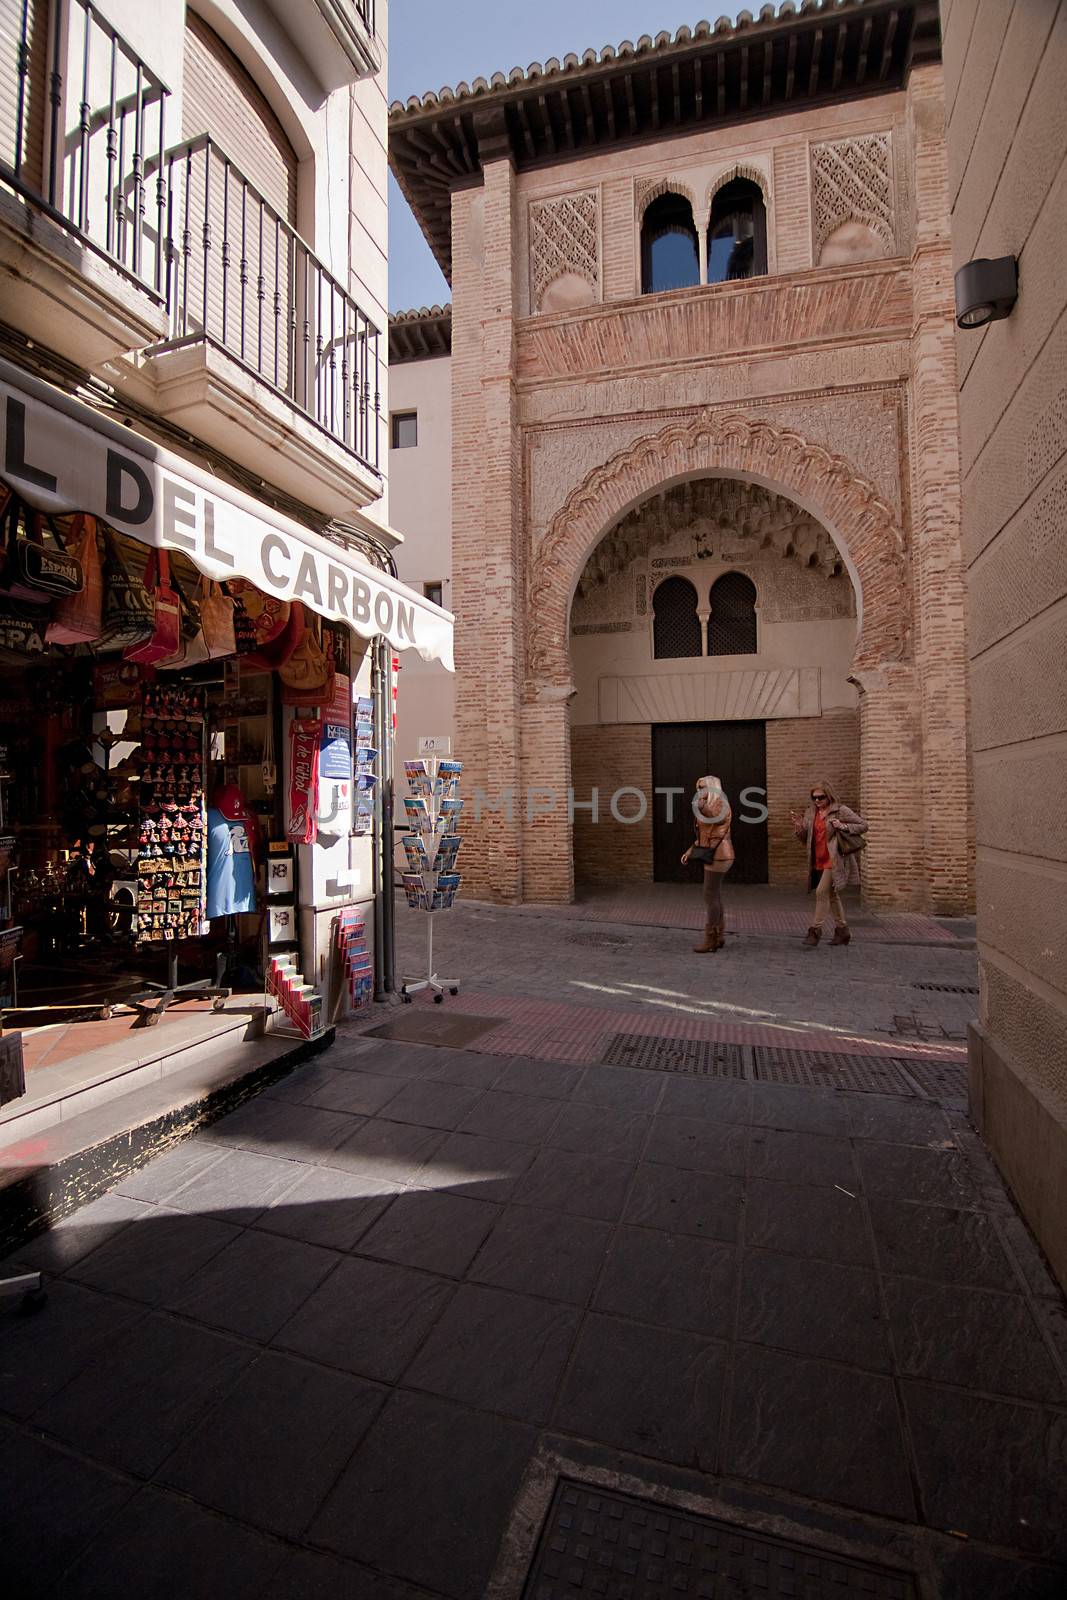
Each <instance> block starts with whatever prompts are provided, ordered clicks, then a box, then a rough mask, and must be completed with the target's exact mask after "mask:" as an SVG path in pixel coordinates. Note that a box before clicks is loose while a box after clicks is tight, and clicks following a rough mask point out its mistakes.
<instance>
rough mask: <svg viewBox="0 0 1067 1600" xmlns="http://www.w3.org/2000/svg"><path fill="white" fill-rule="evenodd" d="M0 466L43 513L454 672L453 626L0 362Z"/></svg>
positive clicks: (340, 549) (187, 465)
mask: <svg viewBox="0 0 1067 1600" xmlns="http://www.w3.org/2000/svg"><path fill="white" fill-rule="evenodd" d="M0 462H2V464H3V468H2V470H3V477H4V479H5V481H6V482H7V483H9V484H10V485H11V487H12V488H13V489H15V490H17V492H18V493H19V494H20V495H21V496H22V497H23V498H24V499H25V500H27V501H29V503H30V504H31V505H33V506H36V507H37V509H38V510H40V511H57V512H58V511H90V512H92V513H93V514H94V515H95V516H98V517H101V518H102V519H103V520H104V521H105V522H107V523H109V524H110V525H111V527H113V528H116V529H117V530H118V531H119V532H120V533H124V534H128V535H129V536H130V537H131V538H134V539H139V540H140V541H141V542H142V544H146V545H155V546H160V547H162V548H164V549H168V550H180V551H183V552H184V553H185V554H186V555H187V556H188V557H189V558H190V560H191V561H192V562H193V563H194V564H195V565H196V566H197V567H198V568H199V569H200V571H202V572H205V573H206V574H207V575H208V577H209V578H215V579H217V580H222V579H226V578H235V577H240V578H247V579H248V581H249V582H250V583H253V584H255V586H256V588H257V589H261V590H262V591H263V592H264V593H265V594H274V595H278V596H280V597H281V598H282V599H285V600H299V601H300V602H301V603H302V604H303V605H305V606H308V607H310V609H311V610H312V611H317V612H318V613H319V614H320V616H323V617H330V618H331V619H333V620H335V621H339V622H347V623H348V624H349V626H350V627H352V628H354V629H355V631H356V632H357V633H359V634H362V635H363V637H364V638H367V639H370V638H374V637H376V636H377V635H379V634H381V635H384V637H385V638H386V639H388V640H389V642H390V644H391V645H393V646H394V647H395V648H396V649H397V650H417V651H418V652H419V654H420V655H421V656H422V657H423V659H424V660H426V661H440V662H441V663H442V665H443V666H445V667H447V668H448V670H449V671H450V672H451V671H452V670H453V661H452V626H453V624H452V617H451V614H450V613H449V612H447V611H443V610H442V609H441V607H440V606H435V605H433V604H432V603H431V602H430V601H429V600H427V599H426V598H425V597H424V596H423V595H421V594H417V593H416V592H415V591H414V590H413V589H409V588H408V587H407V586H406V585H405V584H403V583H400V582H399V581H398V580H397V579H396V578H392V577H390V576H389V575H388V573H384V572H381V571H379V569H378V568H377V567H374V566H372V565H371V564H370V562H368V561H366V560H364V559H363V557H362V556H361V555H360V554H359V553H358V552H357V551H354V550H350V549H347V548H345V547H344V546H342V545H337V544H333V543H332V542H331V541H330V540H329V539H324V538H321V537H320V536H319V535H317V534H315V533H313V532H311V531H310V529H307V528H302V527H301V526H300V524H299V523H297V522H294V521H292V520H291V518H289V517H285V516H283V515H282V514H281V513H280V512H277V511H274V510H272V509H271V507H270V506H265V505H261V504H260V503H259V502H258V501H257V500H255V499H253V498H252V496H251V495H247V494H243V493H242V492H241V490H240V489H234V488H231V486H230V485H229V484H225V483H220V482H219V480H218V479H217V478H214V477H212V475H211V474H210V473H209V472H204V471H203V470H202V469H200V468H199V467H196V466H194V465H193V464H192V463H191V462H188V461H185V460H183V459H182V457H181V456H177V455H174V454H172V453H171V452H170V451H168V450H164V449H162V448H161V447H160V446H158V445H155V444H153V443H152V441H151V440H149V439H145V438H144V437H143V436H142V435H141V434H137V433H134V432H133V431H132V429H129V428H124V427H122V426H120V425H119V424H118V423H115V422H112V421H111V419H110V418H108V417H102V416H100V415H99V413H98V412H96V411H94V410H93V409H92V407H90V406H87V405H83V404H82V403H81V402H80V401H78V400H74V399H72V398H71V397H70V396H69V395H65V394H63V393H61V392H60V391H59V390H58V389H54V388H53V387H52V386H51V385H50V384H47V383H43V382H41V381H40V380H39V379H37V378H34V377H31V376H30V375H29V374H27V373H24V372H22V371H21V370H20V369H19V368H18V367H15V366H13V365H11V363H10V362H7V361H0Z"/></svg>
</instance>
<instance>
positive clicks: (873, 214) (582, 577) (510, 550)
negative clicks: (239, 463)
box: [390, 0, 973, 914]
mask: <svg viewBox="0 0 1067 1600" xmlns="http://www.w3.org/2000/svg"><path fill="white" fill-rule="evenodd" d="M390 123H391V134H390V156H391V162H392V165H393V169H394V172H395V173H396V175H397V177H398V180H399V182H400V184H401V187H402V188H403V189H404V191H405V193H406V194H407V196H408V198H409V200H410V201H411V202H412V204H413V206H414V208H415V211H416V214H417V215H418V217H419V220H420V222H421V224H422V226H423V229H424V231H425V232H426V234H427V237H428V238H429V240H430V242H431V244H432V246H433V248H434V250H435V253H436V254H437V257H438V259H439V260H440V262H441V264H442V266H443V268H444V270H445V272H446V274H447V275H448V276H449V277H450V281H451V283H452V289H453V322H452V429H453V458H452V481H453V517H452V525H453V563H452V581H453V588H452V604H453V609H454V611H455V614H456V618H457V654H456V660H457V682H456V748H457V752H458V753H459V754H460V755H462V757H463V758H464V760H465V762H466V763H467V773H468V775H469V779H470V781H469V783H468V789H467V792H468V794H469V795H470V796H472V797H473V796H474V795H475V793H476V791H480V792H481V795H483V796H484V797H486V802H487V803H483V804H482V805H481V806H480V808H478V809H480V813H481V814H480V816H479V815H477V814H472V815H471V816H470V817H469V818H466V819H465V830H464V831H465V834H466V836H467V839H468V845H467V848H466V851H465V860H466V871H467V874H468V878H469V880H470V884H471V887H472V889H473V890H474V891H475V892H478V893H481V894H491V895H493V896H496V897H498V898H500V899H502V900H507V901H515V900H539V901H566V900H568V899H570V898H571V897H572V895H573V892H574V885H575V879H576V876H577V877H578V878H579V880H580V879H582V878H583V877H584V878H588V879H592V880H594V881H596V880H600V881H604V879H605V878H606V877H607V878H612V879H615V880H617V879H619V878H625V877H630V878H634V879H646V880H647V879H648V877H650V876H651V875H652V874H653V873H656V875H658V876H663V875H667V874H665V872H664V871H663V870H661V869H662V868H663V865H664V863H663V861H661V860H660V859H659V857H661V856H662V855H663V851H664V849H665V848H666V845H665V844H664V843H663V842H662V841H661V845H660V847H659V849H658V850H657V843H656V831H657V823H656V821H655V814H654V812H653V813H650V814H649V815H648V816H646V817H645V818H644V819H642V820H641V821H640V822H634V823H631V822H625V821H619V820H617V818H615V817H613V816H612V815H611V812H610V809H609V807H608V804H607V802H608V801H609V800H610V798H611V796H612V794H613V793H614V791H615V790H616V789H617V788H620V787H627V788H634V789H637V790H640V791H642V792H644V793H647V795H648V799H649V801H650V802H652V803H653V805H654V804H655V800H654V797H653V795H652V789H653V787H654V784H653V778H654V772H653V768H654V766H655V764H656V760H657V758H656V756H655V748H656V747H657V741H660V746H659V747H660V748H663V745H662V740H663V739H664V738H665V735H664V734H663V733H662V730H664V729H668V728H671V727H677V726H680V725H681V726H689V727H690V728H691V729H693V730H698V729H700V728H703V729H704V730H705V732H706V736H707V738H708V739H709V740H710V741H711V743H709V744H707V745H706V746H705V747H702V748H707V749H708V750H709V751H718V750H720V749H722V750H723V751H724V752H726V755H725V756H724V759H726V758H727V757H728V756H729V752H730V751H731V750H732V749H734V746H735V743H736V740H735V735H736V732H737V728H739V727H740V726H741V725H744V727H746V728H748V729H750V730H751V729H753V728H755V730H756V733H755V735H754V737H756V738H757V741H758V744H759V752H760V758H759V759H758V760H757V759H756V758H754V757H746V759H747V760H749V766H748V767H745V766H744V765H743V763H742V765H740V766H737V771H738V772H739V773H742V772H750V775H751V779H752V787H754V788H759V787H760V786H762V787H764V788H765V789H766V804H767V807H768V809H769V813H770V816H769V823H768V827H767V838H766V844H765V847H764V856H763V858H762V864H761V865H760V864H757V867H756V868H755V869H754V871H755V874H756V875H757V876H758V875H759V873H760V872H762V874H763V876H764V877H767V878H769V879H770V881H772V882H788V881H791V880H795V879H796V877H797V858H796V854H795V846H794V844H793V841H792V835H791V832H790V830H789V828H788V822H787V820H786V814H787V809H788V806H789V805H793V804H797V803H799V802H800V801H802V800H803V798H804V795H805V794H806V791H807V788H808V787H809V785H810V783H811V782H812V781H813V780H814V779H817V778H824V779H826V780H828V781H830V782H831V783H834V784H835V785H837V784H839V785H840V786H841V788H842V790H843V792H844V795H845V797H846V798H848V799H849V800H850V801H851V803H853V804H856V803H858V804H859V805H860V807H861V808H862V810H863V811H864V813H865V814H866V816H867V817H868V819H869V821H870V824H871V829H870V842H869V848H868V849H867V851H866V857H865V869H864V880H865V893H866V894H867V896H868V898H869V899H870V901H871V902H872V903H874V904H877V905H895V906H904V905H907V906H915V907H918V908H922V909H927V910H931V911H934V912H940V913H946V914H950V913H959V912H961V911H963V910H965V909H967V908H968V907H969V906H970V904H971V903H972V898H973V830H972V818H971V801H970V792H969V782H968V766H967V753H968V752H967V727H966V711H967V690H966V647H965V626H964V612H963V570H962V563H961V555H960V540H959V461H958V440H957V387H956V367H955V349H954V342H953V331H952V328H953V300H952V263H951V253H950V244H949V225H948V222H949V219H948V199H947V191H946V183H945V151H944V137H943V81H942V70H941V64H940V43H939V33H938V22H937V11H936V7H935V6H933V5H931V4H929V3H928V0H915V3H912V4H904V5H900V4H895V5H893V6H890V5H888V4H882V3H881V0H866V3H863V4H860V3H859V0H855V3H846V4H843V5H839V6H837V7H835V9H834V12H833V15H832V17H827V16H825V15H822V14H821V13H819V12H814V11H812V12H808V11H807V10H804V11H802V12H801V13H799V14H797V15H789V14H786V15H783V16H780V17H777V18H775V17H772V16H770V15H769V14H761V19H760V20H759V21H755V22H753V21H751V20H749V21H743V20H742V21H739V22H738V23H737V24H736V25H735V26H733V27H728V26H727V25H726V24H725V23H723V24H720V25H717V26H716V27H715V28H714V29H712V28H709V27H708V26H707V25H706V24H701V25H700V26H699V27H698V28H697V29H695V30H694V31H693V32H692V33H691V32H690V31H689V30H688V29H682V30H681V31H680V32H679V34H678V35H677V36H676V37H675V38H674V39H671V38H670V36H668V35H665V34H661V35H659V36H658V37H657V38H656V39H655V40H652V39H642V40H639V41H638V42H637V44H636V45H623V46H620V47H619V49H618V50H617V51H613V50H604V51H602V52H601V53H600V54H599V55H598V54H596V53H595V52H586V54H585V55H584V56H583V57H582V58H581V59H580V60H579V59H578V58H577V57H574V56H568V57H567V58H566V59H565V61H564V62H563V63H559V62H549V63H547V64H546V65H545V66H544V67H543V68H539V67H531V68H530V69H529V70H528V71H527V72H522V71H519V70H518V69H516V71H515V72H513V73H511V74H510V75H509V76H507V77H505V76H503V75H500V74H497V75H494V78H493V80H492V82H491V83H487V82H486V81H485V80H476V81H475V83H474V84H473V85H471V86H467V85H460V86H459V88H458V89H457V90H456V91H454V92H451V91H442V92H441V93H440V94H439V95H427V96H425V97H424V98H423V99H422V100H413V101H410V102H408V104H407V105H405V106H400V105H395V106H394V107H393V108H392V111H391V114H390ZM742 191H743V192H744V193H745V194H746V195H749V196H751V197H752V199H751V200H750V201H745V202H744V204H747V205H749V206H750V208H751V210H750V212H749V213H748V214H749V215H754V216H755V217H756V218H757V221H756V223H755V225H754V226H755V235H754V237H755V246H754V249H755V252H756V257H757V258H758V259H756V260H755V262H754V264H753V262H752V261H750V262H749V270H747V271H745V270H742V271H741V273H740V275H737V274H735V275H732V276H727V275H724V274H723V273H722V272H721V271H719V269H718V266H717V262H718V261H719V257H718V256H717V254H716V251H717V244H716V240H717V239H718V238H719V237H720V236H721V234H722V229H721V228H719V229H718V232H717V231H716V227H717V224H716V218H717V216H721V213H722V206H723V199H722V197H723V196H730V195H735V194H737V193H741V192H742ZM664 204H666V205H667V206H668V207H674V208H675V210H674V211H672V212H671V217H670V219H669V220H668V221H667V223H666V224H665V225H664V227H663V229H662V231H661V232H659V233H656V232H655V231H654V230H653V228H652V223H651V219H652V218H653V217H654V216H658V215H661V214H663V215H665V213H663V211H662V208H663V206H664ZM657 207H659V208H660V209H659V211H657V209H656V208H657ZM679 208H680V209H679ZM679 217H683V218H684V219H685V220H684V221H683V223H682V224H680V225H679V223H678V218H679ZM742 231H743V230H740V231H739V232H738V235H737V238H738V240H740V239H741V232H742ZM671 234H678V235H680V236H683V237H689V238H690V239H691V244H692V251H693V264H694V271H693V275H692V278H691V281H688V282H686V283H685V284H683V285H682V286H681V287H670V286H664V285H663V284H662V283H661V282H657V281H656V276H655V274H656V269H655V266H654V262H655V259H656V258H655V250H656V248H657V241H658V240H659V239H660V238H662V237H666V236H668V235H671ZM747 247H748V249H749V250H750V251H751V250H752V249H753V245H752V229H751V227H750V229H749V237H748V240H747ZM670 248H672V249H673V248H674V246H673V245H672V246H671V247H670ZM650 263H653V265H652V266H651V267H650ZM731 270H732V269H731ZM716 274H718V281H712V280H713V279H714V278H715V277H716ZM701 496H703V504H702V506H701V505H700V504H698V503H697V502H700V500H701ZM709 506H710V511H709V509H708V508H709ZM665 519H666V523H667V524H669V526H666V527H665ZM667 562H669V563H671V565H670V566H667V565H664V563H667ZM657 563H659V565H657ZM726 573H738V574H741V575H743V576H745V577H747V578H748V579H749V580H750V582H752V583H754V584H755V589H756V613H757V615H756V622H757V631H756V635H755V648H754V649H751V648H748V647H746V648H745V649H743V650H742V651H740V652H737V651H736V650H735V652H734V653H733V654H732V655H725V654H722V653H717V652H716V650H715V648H714V647H713V644H712V632H711V630H712V629H713V628H714V627H715V625H716V621H715V608H714V604H713V603H712V600H711V596H710V589H711V585H712V583H713V582H714V580H715V578H716V577H718V576H722V575H723V574H726ZM665 575H672V576H677V577H682V578H683V579H684V581H685V582H688V583H690V584H691V585H692V588H693V593H694V601H693V604H694V606H695V610H696V626H697V627H698V628H699V644H695V643H694V641H695V639H696V635H695V634H693V633H692V632H690V633H689V635H688V637H689V644H688V645H687V647H686V650H684V651H681V652H679V651H678V650H677V649H674V650H673V653H672V651H671V650H670V649H668V651H667V654H666V655H664V654H663V653H662V651H659V650H658V647H657V645H656V638H655V626H654V621H653V613H654V612H655V610H656V605H657V595H660V594H661V590H660V584H661V582H662V580H663V578H664V576H665ZM687 592H688V591H687ZM664 593H665V591H664ZM628 708H629V709H628ZM731 724H733V725H736V726H735V727H733V728H732V727H731ZM761 728H762V732H761V731H760V729H761ZM694 737H696V739H697V745H699V735H696V734H695V735H694ZM683 743H684V741H683ZM696 747H697V746H689V747H687V748H696ZM737 748H740V746H737ZM752 748H754V746H753V747H752ZM691 759H692V760H695V759H696V757H695V756H693V757H692V758H691ZM738 759H739V760H740V757H739V758H738ZM684 765H685V763H684V762H683V766H684ZM735 765H736V763H735ZM679 770H680V769H679ZM703 770H709V769H703ZM710 770H715V769H714V768H711V769H710ZM699 775H700V771H699V770H697V771H692V772H688V773H687V776H686V778H685V782H686V783H687V784H691V783H692V781H693V780H694V779H695V778H696V777H698V776H699ZM672 781H673V779H672ZM593 787H596V788H597V789H598V790H599V792H600V814H599V819H598V820H597V821H596V823H595V824H594V822H593V819H592V815H591V812H590V810H589V809H588V807H589V803H590V790H591V789H592V788H593ZM569 793H572V800H573V804H571V805H569V803H568V794H569ZM509 796H510V797H511V800H510V805H511V808H512V821H511V822H510V823H509V821H508V817H507V811H508V805H509V800H508V797H509ZM735 799H736V797H735ZM636 804H637V802H636V801H635V800H634V799H633V797H631V798H630V800H629V801H627V802H625V803H624V802H620V806H619V809H620V811H622V812H625V811H626V810H627V809H628V808H629V809H630V810H633V809H634V808H635V807H636ZM494 805H495V806H497V807H498V808H499V809H497V810H492V809H489V807H491V806H494ZM468 807H469V809H470V810H471V811H472V813H476V808H475V807H474V806H473V804H472V803H471V802H470V801H469V802H468Z"/></svg>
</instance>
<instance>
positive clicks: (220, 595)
mask: <svg viewBox="0 0 1067 1600" xmlns="http://www.w3.org/2000/svg"><path fill="white" fill-rule="evenodd" d="M197 600H198V602H199V604H200V631H201V633H202V634H203V636H204V644H205V645H206V647H207V653H208V660H209V661H214V660H215V659H216V658H217V657H218V656H232V655H236V653H237V640H236V637H235V633H234V612H235V611H236V609H237V608H236V605H235V603H234V601H232V600H231V599H230V597H229V595H228V594H226V593H225V592H224V590H223V588H222V586H221V584H218V583H212V581H211V579H210V578H201V580H200V587H199V589H198V590H197Z"/></svg>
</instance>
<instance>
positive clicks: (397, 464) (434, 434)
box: [389, 356, 463, 762]
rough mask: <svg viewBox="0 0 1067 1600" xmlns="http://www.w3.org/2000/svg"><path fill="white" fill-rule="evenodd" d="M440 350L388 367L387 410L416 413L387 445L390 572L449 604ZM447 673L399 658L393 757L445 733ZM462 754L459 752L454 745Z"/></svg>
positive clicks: (448, 456)
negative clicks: (431, 589)
mask: <svg viewBox="0 0 1067 1600" xmlns="http://www.w3.org/2000/svg"><path fill="white" fill-rule="evenodd" d="M451 365H452V364H451V361H450V359H449V357H448V356H440V357H437V358H435V359H433V360H426V361H401V362H398V363H397V364H396V365H395V366H393V367H392V368H391V369H390V377H389V382H390V400H391V404H392V409H393V411H414V412H417V414H418V419H419V420H418V439H419V442H418V444H417V445H415V446H413V447H407V448H405V449H403V450H390V452H389V467H390V474H389V475H390V482H391V485H392V500H391V518H390V520H391V522H392V525H393V527H394V528H395V529H396V530H397V532H398V533H400V534H402V535H403V538H404V542H403V544H402V545H401V546H400V547H399V549H398V550H397V551H396V564H397V570H398V572H399V574H400V576H401V578H402V579H403V581H404V582H405V583H407V584H410V585H411V587H412V588H413V589H416V590H419V591H420V592H421V590H422V587H423V585H424V584H427V583H440V584H441V585H442V604H443V605H444V608H445V610H446V611H450V610H451V609H452V374H451ZM454 716H455V677H454V675H453V674H452V673H451V672H446V671H445V669H444V667H442V666H441V665H440V663H439V662H436V661H423V660H422V658H421V656H419V655H418V654H416V652H415V651H414V650H407V651H405V652H404V654H403V655H402V656H401V657H400V686H399V695H398V697H397V744H396V758H397V761H398V762H402V761H405V760H409V759H410V758H412V757H414V756H416V755H417V754H418V741H419V736H420V735H422V734H440V733H448V734H450V733H452V722H453V717H454ZM456 754H457V755H458V756H459V757H460V758H461V759H462V756H463V751H462V750H460V749H459V748H458V746H457V748H456Z"/></svg>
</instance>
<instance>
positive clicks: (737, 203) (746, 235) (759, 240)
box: [708, 178, 767, 283]
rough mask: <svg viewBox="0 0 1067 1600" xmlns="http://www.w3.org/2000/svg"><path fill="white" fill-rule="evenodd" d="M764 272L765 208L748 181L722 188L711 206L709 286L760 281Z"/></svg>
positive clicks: (757, 189) (741, 179)
mask: <svg viewBox="0 0 1067 1600" xmlns="http://www.w3.org/2000/svg"><path fill="white" fill-rule="evenodd" d="M766 271H767V208H766V206H765V205H764V203H763V195H762V194H761V193H760V190H759V185H758V184H755V183H752V182H751V181H750V180H749V179H748V178H734V179H732V181H731V182H730V183H725V184H723V186H722V188H721V189H720V190H719V191H718V193H717V194H716V196H715V198H714V200H713V201H712V204H711V221H710V223H709V224H708V282H709V283H726V282H727V281H728V280H730V279H736V278H762V277H763V276H765V274H766Z"/></svg>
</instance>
